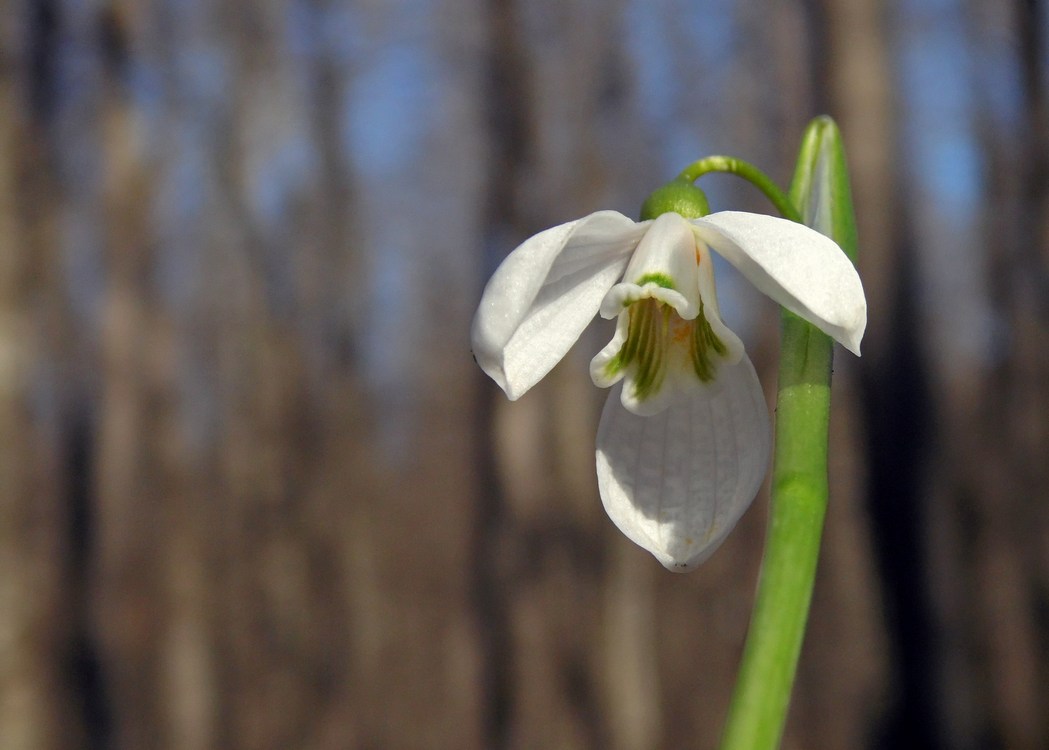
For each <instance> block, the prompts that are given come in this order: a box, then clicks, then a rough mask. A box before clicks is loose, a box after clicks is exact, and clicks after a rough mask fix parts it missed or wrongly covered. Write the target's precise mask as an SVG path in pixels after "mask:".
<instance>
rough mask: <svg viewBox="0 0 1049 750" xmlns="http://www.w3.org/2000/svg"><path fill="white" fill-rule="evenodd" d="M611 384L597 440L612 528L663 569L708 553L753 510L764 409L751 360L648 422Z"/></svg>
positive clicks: (764, 464) (761, 471)
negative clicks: (616, 529)
mask: <svg viewBox="0 0 1049 750" xmlns="http://www.w3.org/2000/svg"><path fill="white" fill-rule="evenodd" d="M621 388H622V385H619V386H617V388H616V389H615V390H613V391H612V392H611V393H610V394H609V396H608V400H607V401H606V402H605V408H604V411H603V412H602V415H601V425H600V427H599V428H598V434H597V480H598V487H599V489H600V492H601V501H602V503H604V506H605V511H606V512H607V513H608V515H609V517H610V518H611V519H612V521H613V523H615V525H616V526H618V527H619V529H620V530H621V531H622V532H623V533H624V534H626V536H627V537H628V538H629V539H631V540H632V541H633V542H635V543H637V544H638V545H640V546H641V547H644V548H645V549H646V550H648V551H649V552H651V553H652V554H653V555H655V557H656V559H658V560H659V561H660V562H661V563H662V564H663V565H664V566H666V567H667V568H668V569H669V570H674V571H686V570H691V569H692V568H694V567H696V566H697V565H699V564H700V563H701V562H703V561H704V560H705V559H706V558H707V557H709V556H710V555H711V554H712V553H713V552H714V550H715V549H717V547H718V545H719V544H721V542H722V540H723V539H724V538H725V536H726V535H727V534H728V533H729V532H730V531H731V530H732V528H733V526H735V524H736V522H737V521H738V520H739V518H740V516H742V515H743V512H744V511H745V510H746V509H747V507H748V506H749V505H750V503H751V501H752V500H753V499H754V496H755V494H756V493H757V491H758V489H759V488H760V487H761V483H762V481H763V479H764V477H765V473H766V471H767V469H768V463H769V452H770V446H771V440H772V434H771V428H770V425H769V416H768V408H767V407H766V405H765V399H764V396H763V394H762V391H761V385H760V383H758V378H757V374H756V373H755V372H754V366H753V365H752V364H751V363H750V359H749V358H748V357H747V356H746V355H743V357H742V359H741V360H740V361H739V363H738V364H736V365H732V366H723V367H722V368H721V370H720V371H719V374H718V378H717V381H716V382H715V383H714V384H713V386H712V387H709V388H703V389H697V390H695V391H693V392H692V394H691V397H690V398H688V399H685V400H682V401H681V402H678V403H675V404H674V406H673V407H672V408H669V409H666V410H665V411H663V412H661V413H659V414H657V415H655V416H649V417H640V416H638V415H636V414H633V413H631V412H630V411H628V410H627V409H626V408H625V407H624V406H623V405H622V403H621V401H620V393H619V390H620V389H621Z"/></svg>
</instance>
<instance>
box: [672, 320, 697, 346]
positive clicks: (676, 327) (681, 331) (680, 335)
mask: <svg viewBox="0 0 1049 750" xmlns="http://www.w3.org/2000/svg"><path fill="white" fill-rule="evenodd" d="M692 323H693V321H691V320H684V319H683V318H680V317H678V315H677V314H672V315H671V316H670V338H671V339H672V340H673V342H674V343H675V344H684V343H685V342H687V341H688V339H689V337H690V336H691V335H692Z"/></svg>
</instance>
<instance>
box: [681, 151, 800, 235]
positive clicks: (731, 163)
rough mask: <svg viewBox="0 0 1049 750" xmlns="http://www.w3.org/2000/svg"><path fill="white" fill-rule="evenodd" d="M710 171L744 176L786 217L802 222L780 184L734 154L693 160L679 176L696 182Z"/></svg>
mask: <svg viewBox="0 0 1049 750" xmlns="http://www.w3.org/2000/svg"><path fill="white" fill-rule="evenodd" d="M710 172H727V173H728V174H734V175H737V176H739V177H742V178H743V179H744V180H746V181H747V182H749V183H751V184H752V185H754V187H756V188H757V189H758V190H760V191H761V192H762V193H764V194H765V197H766V198H768V199H769V201H770V202H771V203H772V205H773V206H775V207H776V210H777V211H779V213H780V215H781V216H782V217H783V218H784V219H790V220H791V221H796V222H799V223H800V222H801V214H800V213H798V209H797V208H796V207H795V205H794V204H793V203H792V202H791V200H790V198H788V197H787V196H786V195H785V194H784V193H783V191H782V190H780V189H779V186H778V185H776V183H775V182H773V181H772V180H771V179H769V177H768V175H766V174H765V173H764V172H762V171H761V170H760V169H758V168H757V167H755V166H754V165H753V164H751V163H749V162H745V161H743V160H742V159H736V158H734V157H732V156H707V157H706V158H703V159H700V160H699V161H696V162H693V163H692V164H689V165H688V166H687V167H685V168H684V169H683V170H681V174H679V175H678V176H677V178H678V179H679V180H686V181H688V182H695V181H696V180H698V179H699V178H700V177H702V176H703V175H705V174H708V173H710Z"/></svg>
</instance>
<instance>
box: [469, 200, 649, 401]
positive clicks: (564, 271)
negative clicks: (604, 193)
mask: <svg viewBox="0 0 1049 750" xmlns="http://www.w3.org/2000/svg"><path fill="white" fill-rule="evenodd" d="M646 226H647V225H646V224H636V223H634V222H633V221H631V220H630V219H628V218H627V217H626V216H623V215H622V214H620V213H617V212H615V211H598V212H597V213H594V214H590V215H589V216H587V217H585V218H583V219H579V220H578V221H573V222H569V223H568V224H562V225H560V226H557V227H554V228H552V229H548V230H546V231H545V232H540V233H539V234H537V235H535V236H534V237H531V238H530V239H528V240H525V242H524V243H523V244H521V245H520V246H519V247H518V248H517V249H516V250H514V251H513V252H512V253H510V255H508V256H507V257H506V260H504V261H503V262H502V264H501V265H500V266H499V268H498V269H496V271H495V274H494V275H493V276H492V278H491V280H489V282H488V285H487V286H486V287H485V290H484V294H483V295H482V296H481V304H480V306H479V307H478V309H477V314H476V315H475V316H474V321H473V329H472V331H471V339H472V345H473V352H474V357H476V358H477V363H478V364H479V365H480V366H481V368H482V369H483V370H484V371H485V372H486V373H488V375H490V376H491V378H492V379H493V380H495V382H496V383H498V384H499V386H500V387H501V388H502V389H503V390H504V391H505V392H506V395H507V396H508V397H510V398H511V399H516V398H519V397H520V396H522V395H523V394H524V393H525V392H526V391H527V390H528V389H529V388H531V387H532V386H533V385H535V384H536V383H538V382H539V380H540V379H542V377H543V376H544V375H546V374H547V373H548V372H550V370H551V369H553V367H554V365H556V364H557V363H558V362H560V361H561V358H562V357H564V355H565V354H566V353H567V352H568V350H569V349H570V348H571V347H572V344H574V343H575V342H576V340H577V339H578V338H579V335H580V334H581V333H582V332H583V329H584V328H586V326H587V324H588V323H589V322H590V321H591V320H592V319H593V317H594V315H596V314H597V310H598V308H599V307H600V305H601V299H602V298H603V297H604V296H605V293H606V292H607V291H608V290H609V288H610V287H611V286H612V285H613V284H614V283H615V282H616V281H617V280H618V279H619V277H620V276H621V275H622V273H623V269H624V268H625V267H626V264H627V261H628V259H629V258H630V254H631V252H633V250H634V248H635V247H636V246H637V243H638V241H639V240H640V239H641V236H642V235H643V234H644V232H645V228H646Z"/></svg>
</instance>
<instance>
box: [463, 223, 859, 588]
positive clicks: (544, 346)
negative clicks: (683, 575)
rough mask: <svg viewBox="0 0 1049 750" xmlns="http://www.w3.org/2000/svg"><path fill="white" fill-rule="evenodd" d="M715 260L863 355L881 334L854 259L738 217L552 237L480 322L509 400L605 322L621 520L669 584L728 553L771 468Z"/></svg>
mask: <svg viewBox="0 0 1049 750" xmlns="http://www.w3.org/2000/svg"><path fill="white" fill-rule="evenodd" d="M710 249H713V250H715V251H716V252H717V253H719V254H720V255H721V256H722V257H724V258H725V259H726V260H727V261H728V262H729V263H731V264H732V265H733V266H735V267H736V268H737V269H738V270H739V271H740V272H741V273H742V274H743V275H744V276H745V277H746V278H747V279H748V280H749V281H750V282H751V283H753V284H754V285H755V286H756V287H757V288H758V289H760V290H761V291H762V292H764V293H765V294H767V295H768V296H769V297H771V298H772V299H773V300H775V301H776V302H778V303H779V304H780V305H782V306H783V307H785V308H787V309H788V310H790V311H791V312H794V313H796V314H798V315H800V316H801V317H802V318H804V319H805V320H808V321H809V322H810V323H812V324H813V325H815V326H816V327H818V328H819V329H820V330H822V331H824V332H826V333H827V334H829V335H830V336H832V337H833V338H834V339H836V340H837V341H839V342H840V343H841V344H842V345H844V346H845V347H846V348H847V349H849V350H850V351H852V352H854V353H856V354H859V346H860V339H861V338H862V336H863V331H864V328H865V326H866V320H867V307H866V302H865V300H864V295H863V288H862V286H861V285H860V280H859V277H858V275H857V274H856V270H855V269H854V268H853V266H852V263H851V262H850V261H849V260H848V258H847V257H846V256H845V254H844V253H843V252H842V250H841V249H840V248H839V247H838V246H837V245H836V244H835V243H834V242H833V241H832V240H830V239H828V238H827V237H824V236H823V235H821V234H819V233H818V232H816V231H814V230H812V229H809V228H808V227H805V226H803V225H801V224H796V223H793V222H790V221H787V220H784V219H777V218H773V217H771V216H764V215H759V214H750V213H740V212H733V211H726V212H722V213H715V214H712V215H708V216H703V217H700V218H692V219H686V218H684V217H683V216H682V215H681V214H679V213H673V212H671V213H663V214H661V215H659V216H658V217H657V218H655V219H654V220H649V221H641V222H634V221H632V220H631V219H629V218H627V217H626V216H624V215H622V214H620V213H617V212H615V211H598V212H597V213H594V214H591V215H589V216H587V217H585V218H582V219H579V220H577V221H572V222H569V223H567V224H562V225H561V226H557V227H554V228H553V229H548V230H546V231H544V232H540V233H539V234H537V235H535V236H534V237H532V238H530V239H528V240H526V241H525V242H524V243H523V244H522V245H521V246H520V247H518V248H517V249H516V250H514V251H513V252H512V253H510V255H509V256H507V258H506V259H505V260H504V261H503V263H502V265H500V266H499V268H498V269H497V270H496V272H495V274H494V275H493V276H492V278H491V280H490V281H489V282H488V285H487V287H486V288H485V290H484V294H483V296H482V298H481V303H480V307H479V309H478V311H477V315H476V317H475V318H474V322H473V330H472V339H473V351H474V356H475V357H476V359H477V362H478V364H479V365H480V366H481V367H482V368H483V369H484V371H485V372H486V373H487V374H488V375H489V376H491V378H492V379H493V380H495V382H496V383H498V384H499V386H500V387H501V388H502V389H503V391H505V393H506V395H507V396H508V397H509V398H510V399H512V400H513V399H517V398H519V397H521V396H522V395H524V394H525V393H526V392H527V391H528V390H529V389H530V388H531V387H532V386H533V385H535V384H536V383H537V382H538V381H539V380H540V379H542V378H543V376H545V375H546V374H547V373H548V372H549V371H550V370H551V369H552V368H553V367H554V365H556V364H557V363H558V362H559V361H560V360H561V358H562V357H564V355H565V354H566V353H567V352H568V350H569V349H570V348H571V346H572V345H573V344H574V343H575V341H576V340H577V339H578V338H579V336H580V335H581V334H582V332H583V330H584V328H586V326H587V324H588V323H590V321H591V320H592V319H593V318H594V317H595V315H597V314H598V313H600V314H601V316H602V317H604V318H609V319H611V318H616V321H617V322H616V331H615V335H614V336H613V337H612V340H611V341H610V342H609V343H608V345H607V346H606V347H605V348H604V349H602V350H601V351H600V352H598V354H597V356H595V357H594V358H593V361H592V362H591V364H590V375H591V377H592V379H593V381H594V383H595V384H596V385H598V386H600V387H613V391H612V392H611V393H610V395H609V397H608V400H607V402H606V404H605V407H604V411H603V413H602V415H601V422H600V427H599V428H598V434H597V478H598V487H599V490H600V494H601V500H602V502H603V504H604V507H605V510H606V511H607V512H608V515H609V517H610V518H611V519H612V521H613V522H614V523H615V524H616V526H618V527H619V529H620V530H621V531H622V532H623V533H624V534H626V536H627V537H629V538H630V539H631V540H632V541H634V542H635V543H637V544H639V545H640V546H641V547H643V548H645V549H647V550H648V551H649V552H651V553H652V554H653V555H655V557H656V558H657V559H658V560H659V561H660V562H661V563H662V564H663V565H664V566H666V567H667V568H669V569H670V570H677V571H683V570H689V569H692V568H694V567H695V566H696V565H698V564H699V563H701V562H702V561H703V560H705V559H706V558H707V557H709V556H710V554H711V553H712V552H713V551H714V550H715V549H716V548H717V546H718V545H719V544H720V543H721V542H722V540H723V539H724V538H725V536H726V535H727V534H728V533H729V531H731V530H732V527H733V526H734V525H735V524H736V522H737V521H738V520H739V518H740V516H742V515H743V512H744V511H745V510H746V509H747V507H748V506H749V505H750V503H751V501H752V500H753V499H754V496H755V494H756V493H757V491H758V489H759V488H760V486H761V483H762V481H763V480H764V476H765V473H766V471H767V469H768V463H769V456H770V447H771V428H770V424H769V415H768V408H767V406H766V404H765V399H764V396H763V393H762V389H761V385H760V383H759V382H758V378H757V375H756V374H755V372H754V366H753V365H752V364H751V362H750V359H749V358H748V357H747V355H746V353H745V352H744V350H743V344H742V342H741V341H740V340H739V338H738V337H737V336H736V335H735V334H734V333H733V332H732V331H731V330H729V328H728V327H727V326H726V325H725V323H724V322H723V321H722V320H721V314H720V312H719V309H718V299H717V293H716V290H715V287H714V275H713V267H712V264H711V258H710Z"/></svg>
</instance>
